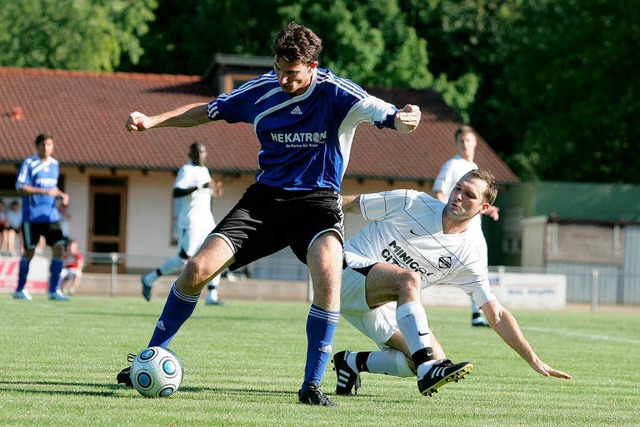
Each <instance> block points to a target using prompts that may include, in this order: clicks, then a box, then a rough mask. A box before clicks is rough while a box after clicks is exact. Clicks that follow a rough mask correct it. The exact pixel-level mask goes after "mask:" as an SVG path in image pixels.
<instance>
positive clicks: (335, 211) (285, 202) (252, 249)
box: [213, 182, 344, 270]
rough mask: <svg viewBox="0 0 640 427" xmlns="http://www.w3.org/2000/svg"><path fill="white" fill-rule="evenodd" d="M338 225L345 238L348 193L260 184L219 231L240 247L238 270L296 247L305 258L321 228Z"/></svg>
mask: <svg viewBox="0 0 640 427" xmlns="http://www.w3.org/2000/svg"><path fill="white" fill-rule="evenodd" d="M328 230H333V231H335V232H336V233H337V234H338V235H339V236H340V240H341V241H343V242H344V215H343V213H342V197H341V196H340V195H339V194H338V193H336V192H335V191H333V190H329V189H327V190H324V189H321V190H310V191H287V190H282V189H280V188H275V187H269V186H267V185H264V184H261V183H259V182H258V183H255V184H252V185H251V186H249V188H247V191H246V192H245V193H244V195H243V196H242V198H241V199H240V201H239V202H238V203H237V204H236V205H235V206H234V207H233V209H232V210H231V212H229V214H227V216H225V217H224V218H223V219H222V221H220V223H219V224H218V225H217V227H216V228H215V229H214V230H213V233H217V234H221V235H223V236H224V237H226V238H227V240H228V241H229V243H230V244H231V245H232V247H233V250H234V251H235V254H234V256H235V262H234V263H233V264H231V266H229V269H231V270H235V269H237V268H240V267H242V266H244V265H247V264H249V263H251V262H253V261H256V260H258V259H260V258H264V257H265V256H267V255H271V254H273V253H276V252H278V251H279V250H281V249H283V248H286V247H287V246H290V247H291V250H292V251H293V253H294V254H295V255H296V256H297V257H298V259H299V260H300V261H302V262H303V263H305V264H306V263H307V260H306V258H307V250H308V249H309V246H311V243H312V242H313V241H314V240H315V238H316V237H317V236H318V235H320V234H321V233H323V232H325V231H328Z"/></svg>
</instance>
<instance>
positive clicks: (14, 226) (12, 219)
mask: <svg viewBox="0 0 640 427" xmlns="http://www.w3.org/2000/svg"><path fill="white" fill-rule="evenodd" d="M21 227H22V209H20V202H18V201H17V200H14V201H13V202H11V204H10V205H9V210H8V211H7V224H6V226H5V229H4V232H3V237H4V239H3V240H2V253H3V254H5V255H9V256H17V255H20V254H21V253H22V246H21V245H22V243H21V242H16V236H17V235H21V231H20V229H21Z"/></svg>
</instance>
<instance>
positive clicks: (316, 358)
mask: <svg viewBox="0 0 640 427" xmlns="http://www.w3.org/2000/svg"><path fill="white" fill-rule="evenodd" d="M339 317H340V312H339V311H327V310H324V309H322V308H320V307H318V306H316V305H311V309H310V310H309V315H308V316H307V362H306V365H305V368H304V383H303V384H302V392H304V391H306V389H307V386H308V385H309V384H314V385H316V386H319V385H320V382H321V381H322V377H323V376H324V371H325V369H326V368H327V364H328V363H329V359H330V358H331V353H332V351H333V349H332V347H331V343H332V342H333V335H334V334H335V331H336V327H337V326H338V319H339Z"/></svg>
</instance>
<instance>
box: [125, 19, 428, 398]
mask: <svg viewBox="0 0 640 427" xmlns="http://www.w3.org/2000/svg"><path fill="white" fill-rule="evenodd" d="M321 50H322V41H321V40H320V38H319V37H318V36H316V35H315V34H314V33H313V32H312V31H311V30H310V29H309V28H306V27H304V26H302V25H298V24H295V23H290V24H288V25H287V26H286V27H285V28H284V29H283V30H282V31H281V32H280V33H279V34H278V35H277V36H276V39H275V41H274V43H273V46H272V51H273V60H274V65H273V71H272V72H270V73H267V74H264V75H262V76H260V77H258V78H256V79H254V80H251V81H249V82H247V83H246V84H244V85H243V86H241V87H240V88H238V89H236V90H234V91H232V92H231V93H229V94H226V95H221V96H220V97H219V98H217V99H215V100H213V101H211V102H210V103H208V104H204V103H200V104H191V105H186V106H184V107H181V108H178V109H176V110H173V111H170V112H166V113H163V114H159V115H156V116H146V115H145V114H142V113H140V112H133V113H131V114H130V115H129V117H128V118H127V121H126V124H125V127H126V129H127V130H128V131H144V130H146V129H150V128H157V127H166V126H173V127H187V126H197V125H202V124H205V123H208V122H210V121H215V120H225V121H227V122H229V123H235V122H245V123H251V124H253V129H254V131H255V133H256V136H257V137H258V140H259V141H260V152H259V154H258V163H259V169H258V172H257V174H256V181H257V182H256V183H254V184H253V185H251V186H250V187H249V188H248V189H247V191H246V192H245V194H244V195H243V197H242V198H241V200H240V201H239V202H238V204H237V205H236V206H235V207H234V208H233V209H232V210H231V212H229V214H228V215H227V216H226V217H225V218H223V219H222V221H221V222H220V224H218V226H217V227H216V228H215V229H214V230H213V232H212V234H211V235H209V237H208V238H207V239H206V240H205V242H204V243H203V244H202V246H201V247H200V249H199V250H198V252H197V253H196V254H195V255H194V256H193V257H192V258H191V259H190V260H189V262H188V263H187V265H186V266H185V269H184V270H183V271H182V273H181V274H180V276H179V277H178V279H177V281H176V283H175V284H174V286H173V288H172V291H171V292H170V295H169V297H168V298H167V302H166V304H165V308H164V310H163V312H162V314H161V315H160V319H159V320H158V323H157V325H156V329H155V331H154V334H153V336H152V338H151V341H150V344H149V345H161V346H164V347H166V346H168V345H169V342H170V341H171V339H172V338H173V336H174V335H175V334H176V332H177V331H178V329H179V328H180V326H181V325H182V324H183V323H184V322H185V321H186V320H187V318H189V316H190V315H191V313H192V312H193V310H194V308H195V305H196V303H197V301H198V295H199V294H200V292H201V290H202V288H203V287H204V285H205V284H206V283H208V281H209V280H210V279H211V277H213V276H215V275H217V274H220V273H221V272H222V271H223V270H224V269H225V268H226V267H229V268H230V269H231V270H235V269H237V268H239V267H242V266H244V265H247V264H248V263H250V262H252V261H255V260H257V259H259V258H262V257H265V256H267V255H270V254H272V253H275V252H277V251H279V250H280V249H282V248H284V247H287V246H290V247H291V249H292V250H293V252H294V253H295V254H296V256H297V257H298V259H300V261H302V262H304V263H306V264H307V266H308V267H309V272H310V274H311V278H312V282H313V291H314V298H313V304H312V306H311V309H310V311H309V315H308V317H307V326H306V331H307V359H306V367H305V376H304V381H303V384H302V387H301V388H300V390H299V392H298V398H299V401H300V402H302V403H305V404H310V405H322V406H335V404H334V403H333V402H331V401H330V400H329V399H328V398H327V397H326V396H325V395H324V394H323V393H322V391H321V390H320V382H321V380H322V378H323V376H324V371H325V368H326V366H327V363H328V362H329V358H330V356H331V351H332V341H333V335H334V332H335V328H336V326H337V323H338V317H339V314H340V311H339V310H340V282H341V278H342V253H343V237H344V232H343V213H342V207H341V200H340V199H341V198H340V195H339V193H338V192H339V191H340V186H341V183H342V178H343V176H344V172H345V170H346V167H347V164H348V161H349V155H350V150H351V143H352V141H353V136H354V134H355V129H356V127H357V125H358V124H359V123H361V122H365V121H366V122H369V123H370V124H372V125H375V126H377V127H379V128H391V129H397V130H399V131H400V132H404V133H408V132H411V131H413V130H414V129H415V128H416V127H417V126H418V124H419V122H420V109H419V108H418V107H417V106H415V105H406V106H405V107H404V108H403V109H402V110H400V111H398V109H397V108H396V107H394V106H393V105H391V104H389V103H387V102H384V101H382V100H380V99H378V98H375V97H373V96H371V95H369V94H368V93H366V92H365V91H364V90H363V89H362V88H361V87H360V86H358V85H357V84H355V83H353V82H352V81H350V80H347V79H343V78H340V77H337V76H335V75H334V74H333V73H331V71H329V70H326V69H322V68H318V57H319V54H320V51H321ZM118 381H119V382H124V383H126V384H128V383H130V379H129V378H128V368H127V369H124V370H123V371H122V372H121V373H120V374H119V375H118Z"/></svg>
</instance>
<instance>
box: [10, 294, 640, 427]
mask: <svg viewBox="0 0 640 427" xmlns="http://www.w3.org/2000/svg"><path fill="white" fill-rule="evenodd" d="M163 304H164V300H160V299H157V300H153V301H152V302H151V303H146V302H145V301H143V300H142V299H141V298H140V299H137V298H98V297H82V296H79V297H76V298H74V299H73V301H71V302H69V303H53V302H50V301H47V300H46V299H45V298H44V297H43V296H36V297H35V299H34V301H31V302H26V301H14V300H12V299H11V296H10V295H7V294H3V295H0V323H1V325H2V326H1V331H2V332H1V333H0V366H1V367H2V368H1V370H0V425H2V426H6V425H38V426H42V425H91V426H107V425H135V426H147V425H166V426H169V425H171V426H174V425H175V426H183V425H198V426H204V425H207V426H209V425H212V426H213V425H237V426H250V425H271V426H284V425H308V426H312V425H327V426H338V425H344V426H383V425H390V426H391V425H393V426H408V425H430V424H434V425H443V426H467V425H468V426H476V427H477V426H514V425H548V426H563V425H575V426H587V425H593V426H596V425H597V426H602V425H612V426H623V425H629V426H630V425H639V424H640V416H639V415H638V407H639V406H640V385H639V381H640V374H639V373H638V370H637V366H638V361H640V315H638V314H637V313H635V314H633V313H632V314H630V313H626V314H612V313H587V312H576V311H565V312H535V311H514V315H515V316H516V317H517V318H518V320H519V323H520V326H521V327H522V329H523V331H524V333H525V335H526V336H527V337H528V339H529V341H530V342H531V344H532V345H533V347H534V349H536V350H537V353H538V355H539V356H540V357H541V358H542V359H543V360H545V361H546V362H547V363H549V364H550V365H551V366H553V367H555V368H557V369H560V370H563V371H565V372H569V373H570V374H572V375H573V377H574V379H573V380H571V381H563V380H558V379H555V378H544V377H542V376H540V375H539V374H537V373H536V372H534V371H533V370H532V369H531V368H529V366H528V365H527V364H526V363H525V362H524V361H523V360H521V359H520V358H519V356H518V355H517V354H516V353H515V352H513V351H512V350H511V349H510V348H508V347H507V345H506V344H505V343H504V342H503V341H502V340H501V339H500V338H499V337H498V336H497V335H496V334H495V333H494V332H493V331H492V330H487V329H482V330H478V329H472V328H471V327H470V326H469V320H468V317H469V310H468V309H467V310H464V309H443V308H438V309H429V315H430V324H431V326H432V328H433V330H434V332H435V333H436V335H437V336H438V338H439V339H440V341H441V343H442V344H443V346H444V347H445V350H447V353H448V356H449V357H450V358H451V359H453V360H454V361H463V360H468V361H470V362H473V363H474V365H475V369H474V371H473V373H472V374H471V375H470V376H469V377H468V378H467V379H465V380H464V381H461V382H459V383H454V384H450V385H447V386H445V387H443V388H442V389H440V393H438V394H437V395H436V396H435V397H432V398H427V397H423V396H421V395H420V394H419V393H418V390H417V387H416V383H415V381H414V380H411V379H400V378H394V377H388V376H383V375H372V374H364V375H363V387H362V388H361V389H360V394H359V395H358V396H356V397H339V396H334V395H333V390H334V387H335V381H336V380H335V374H334V372H333V371H332V370H331V369H330V368H329V369H328V370H327V372H326V375H325V379H324V382H323V385H322V386H323V389H324V390H325V392H328V394H329V395H330V397H331V398H332V399H333V400H334V401H335V402H336V403H338V404H339V405H340V406H339V407H338V408H319V407H310V406H306V405H300V404H298V403H297V396H296V391H297V390H298V388H299V386H300V382H301V381H302V377H303V371H304V359H305V348H306V337H305V332H304V330H305V319H306V314H307V311H308V305H306V304H299V303H273V302H260V303H255V302H246V301H230V302H228V305H227V306H225V307H209V306H205V305H204V304H200V305H198V307H197V308H196V311H195V313H194V315H193V316H192V317H191V319H190V320H189V321H188V322H187V323H186V324H185V326H184V327H183V328H182V330H181V331H180V333H179V334H178V335H177V337H176V339H175V340H174V341H173V343H172V346H171V348H172V349H173V350H174V351H175V352H176V353H177V354H178V355H179V356H180V358H181V360H182V363H183V365H184V368H185V376H184V381H183V383H182V387H181V388H180V390H178V392H177V393H176V394H175V395H174V396H172V397H171V398H168V399H147V398H143V397H142V396H140V395H139V394H138V393H137V392H136V391H134V390H132V389H128V388H124V387H122V386H118V385H117V384H116V383H115V375H116V373H117V372H119V370H120V369H122V368H123V367H125V366H126V365H127V362H126V354H127V353H128V352H137V351H138V350H141V349H142V348H144V347H145V346H146V344H147V342H148V340H149V337H150V334H151V332H152V329H153V327H154V325H155V322H156V320H157V317H158V315H159V313H160V311H161V310H162V306H163ZM346 348H348V349H352V350H354V349H359V350H372V349H374V346H373V344H372V343H370V342H369V341H368V340H367V339H365V338H364V337H362V336H361V335H359V334H358V333H357V332H356V331H355V330H354V329H353V328H352V327H351V325H349V324H348V323H347V322H346V321H343V320H341V323H340V326H339V328H338V332H337V335H336V339H335V342H334V349H335V351H339V350H343V349H346Z"/></svg>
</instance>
